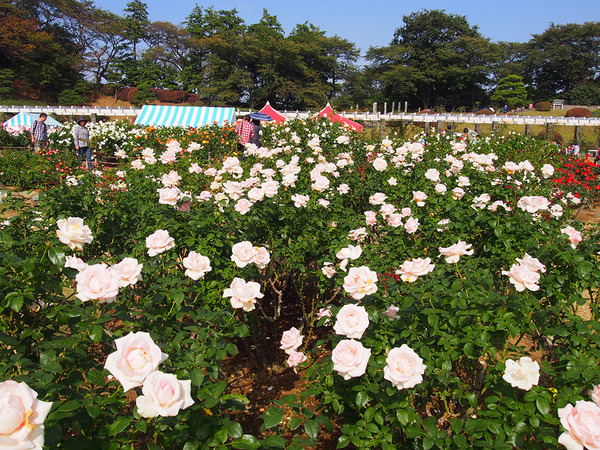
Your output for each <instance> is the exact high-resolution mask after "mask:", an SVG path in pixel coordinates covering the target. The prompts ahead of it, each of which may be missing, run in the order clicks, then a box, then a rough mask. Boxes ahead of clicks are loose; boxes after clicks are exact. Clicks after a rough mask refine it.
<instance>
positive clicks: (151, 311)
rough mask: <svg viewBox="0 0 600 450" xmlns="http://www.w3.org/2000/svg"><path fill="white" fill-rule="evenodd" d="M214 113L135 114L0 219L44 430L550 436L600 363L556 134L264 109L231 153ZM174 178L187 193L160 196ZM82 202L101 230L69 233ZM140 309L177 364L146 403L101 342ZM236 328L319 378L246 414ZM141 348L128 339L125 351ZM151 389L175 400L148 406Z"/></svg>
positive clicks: (271, 438)
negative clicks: (516, 371) (245, 143)
mask: <svg viewBox="0 0 600 450" xmlns="http://www.w3.org/2000/svg"><path fill="white" fill-rule="evenodd" d="M210 130H211V131H210V132H209V134H208V135H205V134H202V133H203V132H202V131H200V130H198V131H194V132H192V136H186V135H184V134H185V133H182V132H180V131H173V134H172V136H168V135H167V133H169V131H167V130H147V129H146V130H145V131H144V132H143V133H142V132H141V131H139V132H138V131H136V132H135V133H132V134H130V135H129V137H127V138H124V139H123V140H124V142H125V141H126V144H125V145H121V146H116V145H115V146H114V147H113V148H112V150H113V152H114V154H115V155H116V156H115V157H116V158H118V160H117V161H118V162H119V166H118V167H116V168H112V169H105V170H102V171H98V172H93V173H91V174H85V175H83V176H81V177H80V178H78V179H77V180H76V183H73V184H66V183H65V184H61V185H58V186H56V188H54V189H52V190H49V191H48V192H46V194H45V196H43V198H42V199H41V202H40V209H39V212H38V211H35V210H25V211H23V213H22V214H20V215H17V216H15V217H13V218H11V219H10V220H9V221H8V224H5V225H3V226H2V229H0V241H1V244H2V252H0V257H1V258H2V264H0V293H1V294H2V297H3V298H4V300H2V302H1V303H0V308H1V313H2V322H1V326H2V328H1V331H2V333H0V342H1V345H2V346H3V350H5V353H6V354H7V355H9V356H8V357H7V362H6V363H5V364H3V365H2V366H1V367H0V374H1V376H2V377H3V379H15V380H17V381H25V382H27V383H28V384H31V385H32V386H34V387H35V388H36V390H37V392H39V393H40V397H41V398H42V399H44V400H47V401H52V402H54V405H55V406H54V407H53V410H52V411H50V414H49V415H48V419H47V421H46V434H47V438H46V441H47V443H48V445H50V446H58V445H63V446H67V445H68V446H72V447H77V446H78V445H79V446H82V445H92V444H91V443H93V445H95V446H99V447H101V448H116V445H129V446H131V445H133V446H135V445H140V444H141V443H143V445H146V444H147V445H148V446H149V447H150V448H161V447H162V448H177V447H184V446H188V447H189V448H198V447H205V446H209V447H219V446H232V447H234V448H259V447H261V446H262V447H264V448H269V447H270V448H282V447H285V446H289V447H291V448H299V446H301V445H308V446H310V445H315V443H316V441H317V440H318V438H319V432H320V430H321V429H331V421H330V419H332V418H333V419H335V420H334V423H336V424H337V426H338V430H337V432H338V433H339V436H340V437H339V441H338V442H339V444H338V445H339V447H344V446H347V445H350V444H352V445H353V446H355V447H358V448H365V447H369V446H371V447H381V448H399V447H423V448H432V447H434V446H437V447H441V448H448V447H459V448H468V447H471V446H479V447H491V446H499V447H502V448H510V447H519V446H526V445H527V446H529V445H531V446H533V447H543V446H556V445H558V442H559V441H558V437H559V436H560V434H561V433H562V432H563V430H562V429H561V428H560V424H559V415H558V411H559V409H560V408H564V407H565V405H567V404H571V403H574V402H576V401H578V400H580V399H581V398H582V395H583V393H585V392H587V390H589V389H590V388H592V387H593V386H595V385H598V384H600V374H599V373H598V371H597V369H596V366H597V364H598V355H597V348H598V345H599V344H600V338H599V335H598V331H599V328H600V327H599V325H598V322H597V318H598V317H599V311H598V297H597V291H596V289H597V287H598V279H599V276H600V274H599V270H598V252H599V251H600V246H599V243H598V240H597V239H596V238H595V237H594V235H593V233H594V232H595V230H593V229H592V228H591V227H589V228H588V227H583V226H582V225H581V224H579V223H577V222H575V221H573V213H574V209H573V208H574V207H577V204H576V203H577V201H576V200H575V199H577V196H576V195H575V194H571V195H569V192H568V191H566V190H564V188H563V190H561V192H560V193H559V192H558V191H557V189H556V183H555V182H554V181H553V178H552V176H551V175H549V174H550V171H549V170H548V167H547V166H545V165H546V164H552V165H553V167H554V168H556V169H558V167H559V164H557V160H556V159H555V157H554V156H553V153H551V150H552V149H551V147H550V146H547V145H545V144H543V143H537V142H535V141H529V140H526V139H523V138H520V137H518V136H508V137H502V138H490V139H480V140H477V141H473V142H471V143H469V144H468V146H466V145H464V144H463V143H455V142H452V141H451V140H449V139H447V138H440V137H438V136H437V135H434V134H429V135H428V134H422V135H419V136H417V137H415V139H413V140H410V141H407V142H404V141H403V140H400V139H397V138H393V139H386V140H384V141H382V142H366V141H364V140H363V139H362V138H361V137H360V135H357V134H355V133H352V132H349V131H348V130H346V129H344V128H343V127H342V126H340V125H339V124H331V123H330V122H328V121H325V120H314V121H312V120H311V121H306V122H303V121H291V122H289V123H286V124H284V125H282V126H273V127H271V126H265V127H264V135H263V137H262V142H263V144H264V145H265V147H263V148H256V147H254V146H249V147H248V148H247V149H246V151H245V154H244V157H243V158H238V157H237V156H236V155H233V153H232V149H233V148H234V146H233V145H231V148H230V149H228V147H227V145H229V144H227V142H228V141H227V140H226V139H228V136H229V135H228V134H227V133H229V131H228V130H221V131H219V132H217V131H218V130H214V132H213V129H212V128H211V129H210ZM219 133H220V134H219ZM138 136H139V137H138ZM192 137H193V138H194V139H196V140H193V141H192V140H191V138H192ZM200 137H201V138H202V140H201V141H198V140H197V139H198V138H200ZM205 137H206V139H204V138H205ZM222 140H225V141H224V142H222ZM204 141H206V143H204ZM106 148H107V149H109V148H110V145H108V146H107V147H106ZM135 161H140V162H138V163H136V164H132V162H135ZM175 173H176V174H177V176H175ZM546 177H548V178H546ZM325 179H326V180H327V182H326V181H325ZM165 183H168V184H173V183H179V184H178V185H177V189H179V191H180V192H181V193H182V194H186V195H185V197H187V198H183V197H184V196H182V197H181V198H177V200H175V198H176V196H175V197H172V198H171V200H170V201H168V202H167V201H165V200H166V199H167V197H166V196H165V195H163V196H162V200H163V201H161V195H160V193H159V190H160V189H165V188H166V187H167V188H168V186H165ZM441 185H443V186H444V187H445V189H444V188H441V187H440V186H441ZM242 201H243V202H242ZM240 202H242V203H240ZM184 205H185V207H184ZM69 217H78V218H81V219H82V220H83V223H84V224H85V225H86V226H88V227H89V229H90V231H91V235H92V236H93V240H92V241H91V242H86V243H85V245H82V248H81V249H78V248H77V249H72V248H70V247H69V245H68V243H65V242H61V240H60V239H59V237H58V236H56V230H57V221H59V220H63V219H66V218H69ZM566 227H572V228H573V229H574V230H575V231H576V232H577V233H580V238H581V239H579V238H578V235H577V233H575V232H573V231H571V232H570V233H564V232H562V231H561V230H563V229H565V228H566ZM157 230H158V231H161V230H162V231H161V232H160V233H159V235H155V233H157ZM150 236H153V238H151V239H150V241H148V238H150ZM575 241H577V242H576V245H572V244H574V243H575ZM457 243H458V244H457ZM466 243H468V244H466ZM238 244H242V245H238ZM236 245H237V247H236ZM234 247H235V250H234ZM74 255H76V257H75V256H74ZM199 256H203V258H200V257H199ZM67 258H69V260H68V261H69V262H68V263H67ZM74 258H79V259H78V260H76V259H74ZM127 258H130V259H127ZM204 258H206V259H204ZM442 258H444V259H445V258H449V259H450V260H449V261H448V262H444V261H443V260H442ZM79 260H80V261H79ZM125 260H127V261H128V262H129V263H130V265H129V269H128V270H127V273H129V274H131V277H130V279H131V280H136V281H135V282H134V283H129V284H128V285H127V286H124V285H123V284H124V283H123V282H119V280H122V279H123V276H122V275H119V276H118V277H117V276H115V277H114V278H115V279H117V284H116V288H115V287H114V286H113V284H112V282H110V281H109V280H110V277H109V276H108V275H106V274H104V272H102V273H103V274H104V275H106V277H104V276H103V277H102V278H100V277H98V280H95V279H94V283H90V291H91V292H94V293H96V294H94V295H97V296H96V297H95V298H97V299H98V300H99V301H97V302H96V301H82V300H84V299H82V298H81V295H80V296H78V295H76V294H78V290H80V288H79V285H81V289H82V288H83V286H84V285H85V284H84V283H83V281H82V282H81V283H80V281H79V280H77V277H78V276H80V275H81V274H82V273H84V272H85V271H86V270H89V268H90V267H94V266H99V267H103V268H104V269H105V270H106V271H107V272H108V273H109V274H111V273H114V272H116V271H117V269H116V267H117V266H119V265H120V263H121V262H122V261H125ZM133 260H135V261H136V263H134V262H133ZM515 262H516V263H515ZM140 266H141V267H140ZM513 266H517V267H518V269H517V268H515V269H514V270H513ZM138 268H139V274H138V272H137V269H138ZM209 268H210V270H209ZM503 272H506V273H503ZM192 275H193V276H192ZM82 278H84V277H80V280H81V279H82ZM89 278H90V279H92V277H89ZM105 279H106V280H107V281H106V282H104V281H103V280H105ZM105 286H106V287H105ZM521 287H522V288H523V289H520V288H521ZM98 292H101V293H104V292H105V293H106V295H104V294H97V293H98ZM109 294H110V295H109ZM584 294H586V295H587V297H584ZM88 297H89V299H92V298H94V297H93V296H92V295H89V296H86V299H88ZM588 298H589V299H588ZM101 299H110V300H111V302H110V303H109V302H108V300H107V301H103V302H101ZM586 304H587V307H588V308H589V315H588V316H585V315H583V317H582V316H580V315H578V314H577V312H578V310H581V308H583V306H584V305H586ZM350 307H351V308H352V309H354V311H355V312H356V311H360V313H356V314H346V312H347V311H348V310H349V309H351V308H350ZM334 317H335V320H333V318H334ZM344 317H345V319H344V320H343V318H344ZM391 319H394V320H391ZM342 324H343V326H342ZM365 324H366V325H367V326H365ZM330 325H333V326H330ZM292 326H293V327H294V328H295V329H296V330H298V331H297V333H296V332H294V336H295V338H294V336H289V340H288V336H286V344H285V347H286V348H285V349H288V350H290V353H289V355H288V354H286V353H285V352H284V351H279V350H278V348H279V345H280V339H281V337H282V334H283V332H284V331H285V330H289V329H290V328H291V327H292ZM342 328H343V329H342ZM346 328H348V330H351V331H348V330H346ZM139 330H146V331H148V332H150V333H151V334H152V336H153V338H154V341H155V342H156V343H157V344H158V345H160V351H161V352H164V353H165V354H168V355H169V358H168V359H166V360H164V361H162V362H161V367H160V370H161V372H164V373H166V374H170V375H172V376H169V377H168V380H167V381H165V384H164V385H163V386H164V387H165V389H166V391H162V390H161V389H162V388H160V387H159V388H158V389H157V385H156V384H153V385H152V387H148V389H146V392H143V390H144V388H143V387H142V395H143V396H144V397H146V398H145V399H144V400H140V402H141V410H139V411H138V410H137V409H136V407H135V406H136V402H135V400H134V399H132V397H131V396H126V395H123V392H124V389H123V386H122V385H121V383H120V382H119V380H118V379H110V378H107V376H108V375H109V373H110V372H109V371H108V370H106V371H105V370H104V367H103V364H104V361H105V359H106V358H107V357H108V356H109V355H110V354H112V353H113V351H114V349H113V348H112V346H113V342H114V341H115V340H118V339H121V338H122V337H125V336H129V333H136V332H139ZM359 330H360V331H359ZM338 331H341V332H338ZM298 336H304V338H303V340H302V344H301V345H302V349H301V350H302V352H299V351H297V350H298V349H299V347H297V345H300V344H299V342H298V340H299V339H298ZM50 337H51V338H50ZM119 342H120V341H119ZM238 347H242V348H243V349H244V351H245V352H252V353H253V355H252V356H253V360H255V361H256V364H257V365H258V367H261V368H264V367H265V366H269V365H274V364H279V365H280V366H282V367H288V366H292V367H294V370H296V372H297V373H299V374H300V375H301V376H302V379H303V380H304V382H305V385H304V390H303V391H302V393H301V394H300V395H299V398H291V397H286V398H283V399H281V400H278V401H277V402H276V404H275V405H272V406H271V407H267V408H266V411H265V412H264V413H263V414H262V415H261V416H259V418H260V419H262V420H263V426H262V430H261V432H260V433H259V434H257V435H255V436H252V435H251V434H250V433H249V432H248V431H247V430H246V429H244V428H243V426H242V425H241V424H240V423H236V422H235V418H236V417H239V413H240V412H241V411H247V408H246V405H247V403H248V402H249V400H248V399H247V398H245V397H244V396H243V395H241V394H239V393H238V392H233V391H232V390H230V386H229V384H228V380H229V376H228V375H229V374H227V373H224V371H223V370H224V369H223V366H222V365H221V361H222V360H224V359H225V358H227V357H228V356H230V355H234V354H236V353H237V351H238ZM292 349H293V352H292ZM409 350H410V351H409ZM150 353H152V352H151V351H150V350H148V351H146V350H143V349H141V347H140V348H138V347H135V349H133V350H131V351H130V352H128V353H127V356H125V357H122V358H121V357H120V360H121V363H122V365H125V366H124V367H128V368H129V369H131V370H133V369H135V368H136V367H144V365H145V364H144V363H145V362H146V361H147V360H149V359H146V355H148V354H150ZM527 357H528V358H531V360H532V363H533V362H535V363H536V364H538V365H539V380H537V384H534V383H531V387H530V389H529V391H527V392H523V389H520V388H519V387H518V386H517V387H515V386H512V385H511V383H509V382H507V381H505V379H503V376H504V375H505V368H506V367H507V366H508V361H510V360H512V361H520V360H521V358H527ZM153 361H154V359H153ZM109 367H110V365H109ZM386 368H387V369H386ZM129 369H128V370H129ZM155 370H156V368H155V369H153V370H152V371H150V373H155ZM527 373H528V374H530V372H527ZM155 376H157V377H158V375H155ZM153 377H154V376H153ZM525 378H526V379H527V380H528V381H531V378H532V377H529V376H526V377H525ZM175 380H183V381H185V380H190V381H191V384H190V391H189V397H188V395H187V391H186V387H185V386H184V387H183V388H182V387H181V386H179V385H177V384H176V381H175ZM136 383H138V384H137V385H136V389H138V390H139V389H140V385H139V383H140V381H139V380H138V381H137V382H136ZM141 383H142V385H143V383H144V381H141ZM178 386H179V387H178ZM399 387H402V389H399ZM165 392H167V393H169V392H171V393H173V396H169V395H164V394H165ZM176 393H177V395H175V394H176ZM138 395H139V394H138ZM309 397H311V399H310V402H309V401H308V398H309ZM138 398H140V397H138ZM190 399H191V400H190ZM192 402H193V403H192ZM305 404H311V405H315V406H314V408H313V409H314V410H313V411H311V410H309V408H307V407H306V406H304V405H305ZM172 405H173V406H174V405H177V406H176V407H174V408H173V409H171V406H172ZM286 405H287V407H288V408H289V411H291V412H290V415H284V409H283V407H284V406H286ZM158 408H164V410H163V411H169V414H170V412H173V413H175V410H176V411H177V412H176V413H175V414H176V416H170V415H169V416H168V417H154V418H152V419H151V420H147V417H149V416H150V415H161V413H160V412H158V411H159V409H158ZM165 415H167V414H165ZM267 430H269V431H268V432H267ZM115 443H119V444H115Z"/></svg>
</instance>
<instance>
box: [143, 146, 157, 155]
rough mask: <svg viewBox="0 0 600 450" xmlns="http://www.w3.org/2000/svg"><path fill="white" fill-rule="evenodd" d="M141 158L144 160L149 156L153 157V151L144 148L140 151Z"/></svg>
mask: <svg viewBox="0 0 600 450" xmlns="http://www.w3.org/2000/svg"><path fill="white" fill-rule="evenodd" d="M142 156H143V157H144V158H148V157H150V156H154V150H153V149H151V148H150V147H146V148H145V149H144V150H142Z"/></svg>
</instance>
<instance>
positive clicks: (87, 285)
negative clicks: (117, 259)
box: [75, 264, 119, 303]
mask: <svg viewBox="0 0 600 450" xmlns="http://www.w3.org/2000/svg"><path fill="white" fill-rule="evenodd" d="M75 281H76V282H77V294H75V297H77V298H78V299H79V300H81V301H82V302H86V301H88V300H98V303H112V302H114V301H115V299H116V298H117V294H118V293H119V277H118V276H115V275H114V273H113V272H112V271H111V270H110V269H109V268H108V267H107V266H106V264H93V265H91V266H87V267H86V268H85V269H83V270H82V271H81V272H79V273H78V274H77V275H76V276H75Z"/></svg>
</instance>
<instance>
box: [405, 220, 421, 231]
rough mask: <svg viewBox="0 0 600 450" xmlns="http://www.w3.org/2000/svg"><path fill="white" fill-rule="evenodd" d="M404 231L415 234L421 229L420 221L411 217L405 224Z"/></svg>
mask: <svg viewBox="0 0 600 450" xmlns="http://www.w3.org/2000/svg"><path fill="white" fill-rule="evenodd" d="M404 229H405V230H406V232H407V233H408V234H414V233H416V232H417V230H418V229H419V219H415V218H414V217H409V218H408V219H406V222H405V223H404Z"/></svg>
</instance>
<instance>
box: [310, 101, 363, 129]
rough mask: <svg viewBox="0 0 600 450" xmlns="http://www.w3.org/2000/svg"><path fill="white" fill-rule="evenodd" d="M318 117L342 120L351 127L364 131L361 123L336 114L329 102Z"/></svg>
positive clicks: (333, 120)
mask: <svg viewBox="0 0 600 450" xmlns="http://www.w3.org/2000/svg"><path fill="white" fill-rule="evenodd" d="M317 116H318V117H328V118H329V120H331V121H332V122H340V123H343V124H344V125H348V126H349V127H350V128H352V129H354V130H356V131H362V130H363V126H362V125H361V124H360V123H356V122H354V121H352V120H350V119H347V118H345V117H343V116H340V115H339V114H336V113H335V111H334V110H333V108H332V107H331V105H330V104H329V103H327V106H325V108H323V109H322V110H321V111H320V112H319V113H318V114H317Z"/></svg>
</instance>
